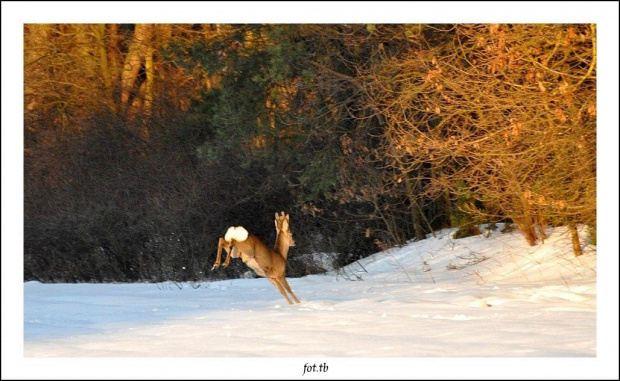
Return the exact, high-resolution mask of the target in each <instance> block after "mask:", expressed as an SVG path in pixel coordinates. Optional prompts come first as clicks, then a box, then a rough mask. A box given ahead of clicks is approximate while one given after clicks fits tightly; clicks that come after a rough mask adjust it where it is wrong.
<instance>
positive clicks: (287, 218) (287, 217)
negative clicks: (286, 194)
mask: <svg viewBox="0 0 620 381" xmlns="http://www.w3.org/2000/svg"><path fill="white" fill-rule="evenodd" d="M282 214H284V212H282ZM285 218H286V221H288V220H289V215H288V214H287V215H286V217H285Z"/></svg>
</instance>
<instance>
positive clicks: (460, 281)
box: [24, 228, 596, 358]
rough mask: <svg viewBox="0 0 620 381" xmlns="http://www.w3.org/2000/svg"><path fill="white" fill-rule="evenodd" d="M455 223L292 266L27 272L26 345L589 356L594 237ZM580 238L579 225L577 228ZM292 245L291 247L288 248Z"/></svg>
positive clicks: (189, 351) (145, 353) (117, 353)
mask: <svg viewBox="0 0 620 381" xmlns="http://www.w3.org/2000/svg"><path fill="white" fill-rule="evenodd" d="M453 232H454V231H453V230H444V231H441V232H437V233H436V237H429V238H428V239H426V240H422V241H419V242H411V243H409V244H407V245H405V246H404V247H400V248H392V249H390V250H387V251H384V252H381V253H377V254H375V255H372V256H370V257H368V258H364V259H362V260H360V261H358V262H356V263H353V264H351V265H349V266H347V267H345V268H343V269H341V270H339V271H334V272H330V273H327V274H325V275H312V276H306V277H303V278H298V279H289V283H290V285H291V287H292V288H293V290H294V291H295V293H296V294H297V295H298V296H299V297H300V299H301V301H302V303H300V304H297V305H293V306H289V305H288V304H287V303H286V301H285V300H284V299H283V298H282V296H281V295H280V294H279V293H278V292H277V290H276V289H275V288H274V287H273V286H272V285H271V284H270V283H269V282H268V281H267V280H265V279H263V278H256V279H237V280H227V281H218V282H202V283H197V284H191V283H182V284H181V283H179V284H176V283H162V284H147V283H141V284H42V283H38V282H27V283H25V284H24V295H25V298H24V355H25V356H26V357H310V358H339V357H372V358H380V357H390V358H393V357H397V358H398V357H445V356H450V357H497V356H500V357H593V356H596V248H595V247H592V246H586V247H585V254H584V255H583V256H581V257H578V258H575V257H574V256H573V254H572V249H571V242H570V239H569V236H568V231H567V229H565V228H555V229H550V230H549V238H548V239H547V241H546V242H545V243H544V244H539V245H537V246H534V247H530V246H529V245H528V244H527V243H526V241H525V239H523V237H522V236H521V235H520V234H519V233H518V232H514V233H507V234H502V233H500V232H499V230H496V231H494V232H492V233H491V234H490V236H489V237H488V238H485V237H483V236H476V237H469V238H463V239H457V240H455V239H452V238H451V234H452V233H453ZM583 233H584V237H583V238H584V239H585V230H584V232H583ZM292 254H293V255H294V253H292Z"/></svg>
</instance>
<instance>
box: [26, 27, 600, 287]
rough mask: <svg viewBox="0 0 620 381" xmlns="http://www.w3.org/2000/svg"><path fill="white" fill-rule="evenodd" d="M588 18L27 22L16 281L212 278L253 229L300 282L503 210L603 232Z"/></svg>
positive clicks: (539, 230)
mask: <svg viewBox="0 0 620 381" xmlns="http://www.w3.org/2000/svg"><path fill="white" fill-rule="evenodd" d="M596 111H597V110H596V27H595V26H594V25H585V24H550V25H544V24H535V25H528V24H518V25H507V24H502V25H498V24H484V25H479V24H458V25H450V24H442V25H417V24H416V25H413V24H411V25H397V24H390V25H378V24H351V25H337V24H328V25H313V24H303V25H294V24H291V25H288V24H287V25H223V24H222V25H215V24H180V25H171V24H96V25H95V24H26V25H25V27H24V123H25V130H24V160H25V161H24V197H25V198H24V202H25V204H24V212H25V213H24V279H25V280H39V281H43V282H109V281H163V280H175V281H199V280H205V279H218V278H228V277H238V276H241V274H242V273H243V272H245V271H246V268H245V267H244V265H243V264H242V263H241V262H240V261H232V264H231V267H229V268H228V269H225V270H218V271H210V268H211V266H212V264H213V261H214V259H215V251H216V248H217V239H218V238H219V237H220V236H222V235H223V234H224V233H225V231H226V229H227V228H228V227H229V226H232V225H243V226H244V227H246V228H247V229H248V230H250V231H251V232H253V233H254V234H256V235H257V236H259V237H261V238H263V240H264V241H265V242H266V243H267V244H268V245H272V244H273V242H274V240H275V227H274V222H273V219H274V213H275V212H278V211H285V212H287V213H289V214H290V215H291V227H292V231H293V234H294V237H295V240H296V242H297V246H296V247H294V248H293V249H292V251H291V255H290V256H289V258H288V268H287V275H289V276H293V277H295V276H303V275H306V274H310V273H317V272H321V271H324V268H323V267H322V265H321V264H320V263H319V262H318V261H316V260H315V257H314V256H313V255H312V254H313V253H317V252H319V253H320V252H326V253H336V256H335V258H336V263H335V265H336V266H342V265H345V264H348V263H350V262H352V261H355V260H357V259H359V258H361V257H364V256H366V255H369V254H371V253H373V252H376V251H379V250H382V249H384V248H387V247H390V246H393V245H401V244H403V243H405V242H406V241H408V240H411V239H418V240H419V239H424V238H425V236H426V235H427V234H429V233H432V231H434V230H436V229H439V228H445V227H457V228H459V235H462V236H466V235H471V234H478V233H479V231H478V225H479V224H481V223H494V222H507V223H511V224H514V226H515V227H516V228H517V229H518V230H519V231H521V232H522V233H523V236H524V239H526V240H527V241H528V242H529V243H530V244H532V245H534V244H537V243H539V242H542V241H544V239H545V229H546V227H548V226H558V225H566V226H569V227H570V230H571V232H572V237H573V244H574V245H573V248H574V252H575V255H580V254H581V249H580V248H581V245H583V244H584V242H580V241H579V238H578V236H577V230H576V227H577V225H580V224H585V225H587V227H588V229H589V232H590V236H589V240H590V241H591V243H595V239H596Z"/></svg>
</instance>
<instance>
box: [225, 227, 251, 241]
mask: <svg viewBox="0 0 620 381" xmlns="http://www.w3.org/2000/svg"><path fill="white" fill-rule="evenodd" d="M224 239H225V240H226V241H227V242H230V240H231V239H234V240H235V241H237V242H243V241H245V240H246V239H248V231H247V230H245V229H244V228H243V226H231V227H229V228H228V231H227V232H226V235H225V236H224Z"/></svg>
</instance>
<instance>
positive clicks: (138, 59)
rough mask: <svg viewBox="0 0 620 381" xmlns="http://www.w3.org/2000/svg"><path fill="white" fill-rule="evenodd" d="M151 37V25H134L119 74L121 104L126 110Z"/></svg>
mask: <svg viewBox="0 0 620 381" xmlns="http://www.w3.org/2000/svg"><path fill="white" fill-rule="evenodd" d="M152 37H153V24H136V28H135V31H134V34H133V38H132V40H131V44H130V45H129V51H128V52H127V56H126V57H125V64H124V66H123V72H122V73H121V89H122V90H121V103H122V104H123V105H124V106H125V107H126V108H127V107H128V106H129V105H130V104H131V102H130V98H131V95H132V92H133V91H134V86H135V83H136V80H137V78H138V74H139V73H140V68H141V67H142V60H143V59H144V58H145V57H146V54H147V51H148V48H149V46H151V38H152Z"/></svg>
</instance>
